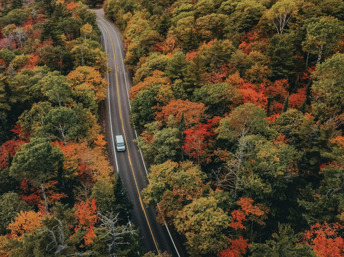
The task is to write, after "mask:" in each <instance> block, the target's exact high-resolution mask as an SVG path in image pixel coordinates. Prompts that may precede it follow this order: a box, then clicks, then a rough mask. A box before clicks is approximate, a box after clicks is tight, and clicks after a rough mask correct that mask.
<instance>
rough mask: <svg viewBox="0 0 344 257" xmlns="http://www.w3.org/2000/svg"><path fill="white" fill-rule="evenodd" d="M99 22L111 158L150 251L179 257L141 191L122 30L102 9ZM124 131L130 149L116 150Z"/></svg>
mask: <svg viewBox="0 0 344 257" xmlns="http://www.w3.org/2000/svg"><path fill="white" fill-rule="evenodd" d="M95 12H96V14H97V23H98V26H99V29H100V31H101V33H102V42H103V47H104V49H105V51H106V53H107V55H108V66H109V67H110V68H111V72H110V73H109V74H108V75H107V80H108V81H109V83H110V85H109V90H108V95H107V99H106V111H105V115H106V116H105V117H106V119H105V123H106V124H105V126H106V127H105V129H106V138H107V142H108V149H109V154H110V159H111V160H112V162H113V165H114V166H115V170H116V172H117V173H119V174H120V176H121V178H122V180H123V182H124V184H125V186H126V189H127V191H128V195H129V198H130V200H131V201H132V203H133V211H132V222H133V223H134V224H135V225H136V227H138V228H139V230H140V233H141V235H142V237H143V243H144V246H145V248H146V249H147V250H148V251H155V252H159V251H160V252H163V251H167V252H168V253H169V254H172V256H173V257H180V256H181V255H180V253H179V252H178V250H177V248H176V246H175V243H174V241H173V239H172V236H171V234H170V231H169V229H168V227H167V225H166V224H165V226H161V225H160V224H158V223H157V221H156V211H155V208H153V207H150V208H146V206H145V204H144V203H143V201H142V197H141V193H140V192H141V190H142V189H143V188H145V187H146V186H147V183H148V182H147V178H146V176H147V169H146V166H145V163H144V161H143V157H142V153H141V152H140V150H139V149H138V147H137V145H136V144H135V143H134V142H133V140H134V139H135V138H136V137H137V133H136V131H135V130H134V129H133V128H132V127H131V126H130V122H129V113H130V103H129V92H128V91H129V89H130V87H131V86H132V84H131V79H130V77H129V73H128V71H127V70H126V68H125V66H124V62H123V59H124V56H125V53H124V45H123V42H122V36H121V33H120V32H119V30H118V29H117V28H116V27H115V26H114V25H113V24H112V23H111V22H109V21H107V20H106V18H105V17H104V11H103V9H100V10H96V11H95ZM119 134H122V135H123V136H124V140H125V141H126V146H127V151H126V152H116V150H115V141H114V138H115V135H119Z"/></svg>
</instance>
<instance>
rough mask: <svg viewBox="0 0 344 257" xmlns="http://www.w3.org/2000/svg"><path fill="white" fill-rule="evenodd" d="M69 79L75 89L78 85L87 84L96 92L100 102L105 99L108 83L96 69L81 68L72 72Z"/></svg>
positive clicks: (68, 76)
mask: <svg viewBox="0 0 344 257" xmlns="http://www.w3.org/2000/svg"><path fill="white" fill-rule="evenodd" d="M67 78H68V80H69V83H70V84H71V86H72V88H73V89H74V88H75V87H76V86H78V85H81V84H86V85H87V86H88V87H90V88H91V89H92V90H93V91H94V93H95V96H96V98H97V100H98V102H100V101H102V100H104V99H105V97H106V92H107V86H108V82H107V81H106V80H105V79H104V78H103V77H102V75H101V74H100V73H99V71H97V70H96V69H95V68H93V67H88V66H79V67H78V68H76V70H74V71H71V72H70V73H69V74H68V75H67Z"/></svg>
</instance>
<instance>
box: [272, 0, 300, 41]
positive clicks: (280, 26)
mask: <svg viewBox="0 0 344 257" xmlns="http://www.w3.org/2000/svg"><path fill="white" fill-rule="evenodd" d="M297 11H298V8H297V3H295V2H294V1H289V0H283V1H277V2H276V3H275V4H274V5H273V6H272V7H271V8H270V9H269V10H268V11H267V12H266V13H265V14H266V17H267V19H268V20H270V21H271V22H272V24H273V26H274V28H275V29H276V31H277V33H278V34H280V35H282V34H283V32H284V29H285V27H286V26H287V25H288V22H289V20H290V19H291V18H292V17H293V16H294V15H296V14H297Z"/></svg>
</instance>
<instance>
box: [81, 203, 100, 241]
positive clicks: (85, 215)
mask: <svg viewBox="0 0 344 257" xmlns="http://www.w3.org/2000/svg"><path fill="white" fill-rule="evenodd" d="M75 209H76V211H75V217H76V218H77V220H78V221H79V226H78V227H77V228H76V230H77V229H83V230H85V231H87V233H86V235H85V236H84V237H83V238H84V240H85V244H86V245H88V244H91V243H92V242H93V239H94V237H95V236H96V234H95V233H94V230H93V229H94V226H95V224H96V222H97V221H98V214H97V206H96V200H95V199H93V200H92V201H90V200H89V199H87V200H86V202H80V203H77V204H75Z"/></svg>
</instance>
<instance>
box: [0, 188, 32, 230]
mask: <svg viewBox="0 0 344 257" xmlns="http://www.w3.org/2000/svg"><path fill="white" fill-rule="evenodd" d="M29 209H30V208H29V206H28V205H27V204H26V203H25V202H24V201H22V200H21V199H20V198H19V196H18V195H17V194H16V193H13V192H9V193H5V194H3V195H1V196H0V234H1V235H4V234H7V233H8V230H7V227H8V225H9V224H10V223H11V222H12V220H13V219H14V218H15V217H16V216H17V214H18V213H19V212H20V211H28V210H29Z"/></svg>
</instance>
